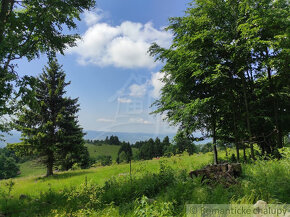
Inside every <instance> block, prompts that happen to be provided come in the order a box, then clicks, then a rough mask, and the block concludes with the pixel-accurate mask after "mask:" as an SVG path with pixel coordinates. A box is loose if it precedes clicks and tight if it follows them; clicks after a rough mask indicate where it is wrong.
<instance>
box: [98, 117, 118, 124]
mask: <svg viewBox="0 0 290 217" xmlns="http://www.w3.org/2000/svg"><path fill="white" fill-rule="evenodd" d="M97 122H101V123H113V122H115V120H113V119H107V118H99V119H97Z"/></svg>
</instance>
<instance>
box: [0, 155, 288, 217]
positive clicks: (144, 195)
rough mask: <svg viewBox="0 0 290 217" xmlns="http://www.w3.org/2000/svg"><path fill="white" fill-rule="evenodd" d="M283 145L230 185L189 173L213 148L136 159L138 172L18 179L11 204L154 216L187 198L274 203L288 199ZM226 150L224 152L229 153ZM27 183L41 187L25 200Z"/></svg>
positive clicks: (60, 212) (180, 207)
mask: <svg viewBox="0 0 290 217" xmlns="http://www.w3.org/2000/svg"><path fill="white" fill-rule="evenodd" d="M232 151H233V150H232ZM281 151H282V153H283V154H282V155H283V156H284V157H283V158H282V159H281V160H268V161H257V162H255V163H253V164H243V166H242V170H243V176H242V177H240V178H239V179H238V181H239V183H238V184H237V185H232V186H230V187H224V186H222V185H213V186H208V185H205V184H202V183H201V178H195V179H191V178H190V177H189V176H188V171H189V170H190V169H198V168H201V167H203V166H204V165H205V164H208V163H209V162H210V161H211V158H212V153H207V154H193V155H191V156H189V155H180V156H173V157H171V158H166V160H163V159H161V160H159V161H156V160H151V161H143V162H133V163H132V168H133V173H132V174H133V175H132V177H130V176H129V175H128V174H126V173H124V172H128V170H129V166H128V165H125V164H120V165H112V166H110V167H102V168H96V169H93V170H92V169H90V170H81V171H78V170H76V171H71V172H66V173H60V174H57V175H56V176H53V177H49V178H43V179H40V180H38V179H35V178H33V179H31V178H30V179H27V181H25V180H18V179H15V180H14V181H15V185H14V188H13V191H12V192H11V193H10V197H9V199H8V200H7V202H8V203H7V206H5V207H6V208H5V210H6V213H7V214H8V215H11V216H19V215H22V216H36V215H40V216H82V215H83V216H148V217H149V216H151V215H153V216H162V215H163V216H168V215H170V216H183V215H185V206H184V204H186V203H192V204H228V203H245V204H253V203H256V201H257V200H260V199H263V200H265V201H266V202H268V203H271V202H272V203H287V202H288V201H289V195H288V194H287V192H288V191H289V185H288V183H289V177H290V176H289V169H288V168H289V150H281ZM220 156H221V157H224V153H223V152H222V153H221V154H220ZM159 162H160V163H159ZM158 165H159V166H158ZM124 168H125V170H124ZM134 168H135V169H134ZM114 172H115V173H114ZM120 172H122V175H120ZM104 174H105V175H104ZM112 174H114V176H113V177H112ZM118 174H119V175H118ZM100 177H102V181H101V182H100V180H99V178H100ZM68 180H70V182H68ZM88 180H89V181H88ZM30 182H31V183H30ZM66 182H67V183H66ZM64 183H66V185H64ZM60 184H61V185H60ZM0 185H1V186H2V182H0ZM24 186H34V188H33V189H36V192H34V193H32V189H31V187H29V189H28V191H27V193H25V194H26V195H27V199H24V200H19V199H18V198H19V195H21V194H24V191H23V188H24ZM39 186H42V188H39ZM277 186H279V188H277ZM40 191H41V192H42V193H41V194H40V193H39V192H40ZM29 192H30V193H29ZM3 207H4V199H3V198H1V196H0V209H1V208H2V210H3ZM23 210H25V211H23Z"/></svg>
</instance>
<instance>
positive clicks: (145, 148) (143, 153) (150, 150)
mask: <svg viewBox="0 0 290 217" xmlns="http://www.w3.org/2000/svg"><path fill="white" fill-rule="evenodd" d="M154 149H155V144H154V140H153V139H152V138H150V139H149V140H148V141H146V142H144V143H143V145H142V146H141V147H140V158H141V159H144V160H150V159H152V158H153V157H154V155H155V150H154Z"/></svg>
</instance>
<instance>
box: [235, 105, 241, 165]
mask: <svg viewBox="0 0 290 217" xmlns="http://www.w3.org/2000/svg"><path fill="white" fill-rule="evenodd" d="M233 115H234V136H235V145H236V150H237V162H239V161H240V147H239V142H238V138H237V124H236V107H235V106H234V112H233Z"/></svg>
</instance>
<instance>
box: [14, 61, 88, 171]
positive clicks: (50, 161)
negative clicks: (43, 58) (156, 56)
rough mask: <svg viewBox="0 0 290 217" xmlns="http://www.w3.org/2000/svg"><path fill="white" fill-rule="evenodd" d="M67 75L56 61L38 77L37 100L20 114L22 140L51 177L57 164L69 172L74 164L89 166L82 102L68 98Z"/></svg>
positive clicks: (35, 97)
mask: <svg viewBox="0 0 290 217" xmlns="http://www.w3.org/2000/svg"><path fill="white" fill-rule="evenodd" d="M65 76H66V75H65V73H64V71H63V70H62V69H61V66H60V65H59V64H58V63H57V61H56V60H55V59H50V61H49V63H48V66H46V67H45V70H43V73H42V74H41V75H40V76H39V77H38V78H37V80H36V85H35V89H34V91H33V92H34V100H33V101H31V103H30V104H27V105H26V106H25V107H24V108H23V109H22V111H21V112H20V113H19V114H18V120H17V125H16V126H17V128H18V130H20V131H21V132H22V140H23V141H24V144H25V145H26V146H28V148H29V149H30V150H32V151H33V152H34V153H35V154H37V155H38V156H39V157H41V158H42V160H43V163H44V164H45V165H46V167H47V176H50V175H52V174H53V167H54V166H55V165H56V166H58V165H61V166H63V168H64V169H69V168H70V167H71V166H72V165H73V164H74V163H80V162H81V163H82V166H83V167H85V166H86V165H87V160H88V159H89V158H88V151H87V150H86V148H85V147H84V140H83V136H84V133H83V132H82V128H81V127H80V126H79V124H78V120H77V112H78V111H79V105H78V104H77V101H78V99H71V98H69V97H66V96H65V94H66V91H65V87H66V86H67V85H69V84H70V82H66V81H65ZM15 148H16V149H17V146H16V147H15Z"/></svg>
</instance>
